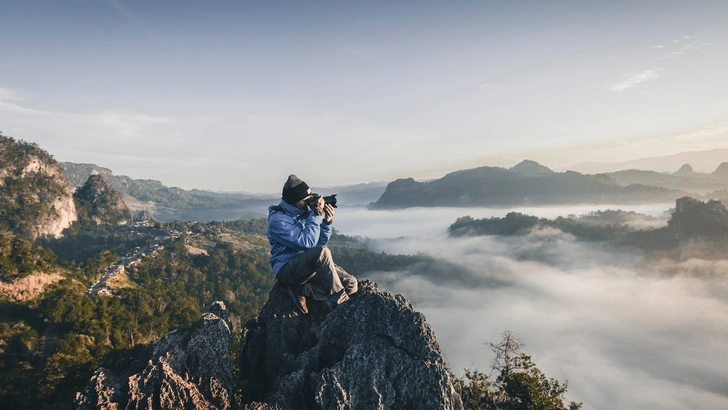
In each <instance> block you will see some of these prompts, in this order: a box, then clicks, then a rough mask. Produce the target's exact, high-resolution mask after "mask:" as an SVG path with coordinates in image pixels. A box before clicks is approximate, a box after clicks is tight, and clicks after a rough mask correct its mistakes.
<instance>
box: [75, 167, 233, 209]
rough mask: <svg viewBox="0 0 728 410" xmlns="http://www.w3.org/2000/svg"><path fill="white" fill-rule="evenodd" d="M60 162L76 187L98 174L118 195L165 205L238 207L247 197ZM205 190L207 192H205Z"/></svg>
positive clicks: (101, 168) (178, 206)
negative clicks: (188, 188)
mask: <svg viewBox="0 0 728 410" xmlns="http://www.w3.org/2000/svg"><path fill="white" fill-rule="evenodd" d="M61 165H62V166H63V167H64V169H65V173H66V175H67V178H68V179H69V181H71V183H72V184H74V185H76V186H81V185H83V184H84V183H85V182H86V181H87V180H88V178H89V177H90V176H91V175H95V174H101V175H104V176H105V177H106V178H107V179H108V180H109V183H110V184H111V186H113V187H114V189H116V190H117V191H119V192H120V193H121V194H122V195H124V196H130V197H132V198H134V199H136V200H138V201H141V202H147V201H151V202H154V203H155V204H157V205H161V206H164V207H169V208H178V209H188V208H192V209H195V208H224V207H230V206H239V205H240V201H241V200H244V199H247V198H245V196H244V195H241V194H235V195H216V194H215V193H213V192H211V191H200V190H196V191H195V192H190V191H186V190H184V189H182V188H177V187H167V186H165V185H164V184H162V182H160V181H156V180H153V179H132V178H130V177H128V176H125V175H114V174H113V172H112V171H111V170H110V169H108V168H103V167H100V166H98V165H95V164H76V163H72V162H63V163H61ZM206 192H209V194H205V193H206Z"/></svg>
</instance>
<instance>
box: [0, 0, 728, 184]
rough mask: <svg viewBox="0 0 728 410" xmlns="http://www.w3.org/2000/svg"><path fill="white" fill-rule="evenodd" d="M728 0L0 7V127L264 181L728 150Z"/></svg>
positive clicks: (123, 171)
mask: <svg viewBox="0 0 728 410" xmlns="http://www.w3.org/2000/svg"><path fill="white" fill-rule="evenodd" d="M726 21H728V2H725V1H722V0H716V1H670V0H666V1H656V0H655V1H620V0H616V1H611V2H600V1H562V0H554V1H519V0H515V1H485V0H484V1H452V2H442V1H426V0H425V1H400V2H391V1H368V2H352V1H309V2H302V1H265V2H264V1H222V0H216V1H211V2H200V1H187V0H178V1H167V0H155V1H124V0H106V1H104V0H68V1H55V0H47V1H42V0H27V1H7V0H6V1H2V2H0V56H2V57H1V58H0V131H2V132H3V134H4V135H8V136H12V137H15V138H18V139H23V140H26V141H30V142H36V143H38V144H39V145H40V146H41V147H42V148H44V149H46V150H47V151H49V152H50V153H51V154H52V155H53V156H54V157H55V158H56V159H57V160H59V161H71V162H78V163H94V164H97V165H100V166H104V167H107V168H111V169H112V170H113V171H114V173H116V174H119V175H129V176H131V177H133V178H151V179H157V180H161V181H162V182H163V183H165V184H166V185H169V186H179V187H182V188H187V189H190V188H202V189H213V190H226V191H248V192H276V191H278V190H279V189H280V187H281V186H282V184H283V183H284V182H285V180H286V177H287V176H288V174H290V173H295V174H297V175H298V176H300V177H301V178H303V179H304V180H306V181H307V182H308V183H309V185H315V186H335V185H345V184H354V183H362V182H372V181H391V180H394V179H396V178H405V177H415V178H418V179H426V178H436V177H440V176H442V175H444V174H445V173H447V172H450V171H454V170H457V169H463V168H472V167H476V166H484V165H490V166H512V165H514V164H516V163H518V162H520V161H521V160H523V159H526V158H528V159H532V160H536V161H539V162H540V163H542V164H544V165H547V166H549V167H552V168H563V167H568V166H570V165H573V164H576V163H580V162H584V161H606V162H610V161H625V160H630V159H635V158H641V157H646V156H658V155H669V154H675V153H678V152H683V151H693V150H708V149H714V148H728V97H726V95H727V94H726V90H728V74H726V73H728V29H726V28H725V22H726Z"/></svg>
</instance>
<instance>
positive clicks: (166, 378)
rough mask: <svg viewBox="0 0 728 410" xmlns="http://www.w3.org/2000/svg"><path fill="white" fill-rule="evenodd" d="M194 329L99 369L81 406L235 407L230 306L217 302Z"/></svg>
mask: <svg viewBox="0 0 728 410" xmlns="http://www.w3.org/2000/svg"><path fill="white" fill-rule="evenodd" d="M211 310H212V313H205V314H203V315H202V318H201V319H200V320H199V321H197V322H196V323H195V324H194V325H192V326H191V327H190V328H187V329H184V330H179V329H177V330H174V331H172V332H171V333H169V334H167V335H165V336H164V337H162V339H160V340H159V341H158V342H156V343H154V344H153V345H151V346H150V347H149V349H148V351H147V353H146V354H145V355H144V358H145V359H146V360H141V361H137V362H135V363H134V364H132V365H131V366H129V367H128V368H123V367H121V368H120V369H116V370H109V369H105V368H100V369H98V370H97V371H96V372H95V373H94V375H93V377H92V378H91V381H90V382H89V383H88V385H87V386H86V388H85V389H84V391H83V392H80V393H77V394H76V401H75V404H76V407H77V408H78V409H79V410H80V409H107V410H115V409H152V408H154V409H170V410H171V409H218V410H224V409H229V408H231V405H232V403H233V402H234V400H233V391H234V388H235V382H234V379H233V368H232V360H231V359H230V347H231V341H232V334H231V327H230V325H229V323H228V322H227V314H226V312H225V305H224V304H222V302H215V303H213V306H212V307H211Z"/></svg>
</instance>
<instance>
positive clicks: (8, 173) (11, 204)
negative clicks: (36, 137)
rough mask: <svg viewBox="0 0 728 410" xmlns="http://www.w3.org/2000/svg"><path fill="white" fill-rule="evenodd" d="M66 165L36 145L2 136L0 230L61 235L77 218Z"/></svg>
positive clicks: (0, 136)
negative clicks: (62, 165)
mask: <svg viewBox="0 0 728 410" xmlns="http://www.w3.org/2000/svg"><path fill="white" fill-rule="evenodd" d="M72 193H73V188H72V187H71V185H70V184H69V182H68V180H66V178H65V176H64V174H63V168H62V167H61V166H60V165H59V164H58V162H56V160H55V159H53V157H52V156H51V155H50V154H48V153H47V152H45V151H44V150H42V149H41V148H40V147H39V146H38V145H36V144H30V143H27V142H23V141H16V140H14V139H13V138H10V137H6V136H3V135H0V229H2V228H4V229H8V230H10V231H12V232H14V233H15V234H19V235H22V236H24V237H26V238H29V239H34V238H36V237H38V236H42V235H50V236H54V237H58V236H60V235H61V232H62V231H63V230H64V229H66V228H68V227H69V226H70V225H71V223H72V222H73V221H75V220H76V219H77V215H76V206H75V204H74V201H73V196H72Z"/></svg>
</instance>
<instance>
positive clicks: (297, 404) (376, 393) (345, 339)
mask: <svg viewBox="0 0 728 410" xmlns="http://www.w3.org/2000/svg"><path fill="white" fill-rule="evenodd" d="M309 311H310V312H309V314H308V315H305V316H300V315H298V314H296V313H294V312H295V311H294V308H293V303H292V301H291V300H290V297H289V296H288V294H287V293H286V292H285V291H283V290H282V289H280V288H278V287H277V286H276V287H274V289H273V290H272V291H271V294H270V297H269V300H268V302H267V303H266V305H265V306H264V307H263V309H262V310H261V312H260V314H259V315H258V317H257V318H255V319H253V320H251V321H249V322H248V323H247V324H246V326H245V329H244V331H243V340H242V343H241V350H240V368H241V378H242V379H243V384H244V385H243V389H242V397H243V401H244V402H245V404H244V407H243V408H244V409H274V408H279V409H290V410H297V409H327V410H328V409H342V410H343V409H460V408H462V404H461V403H460V399H459V397H458V396H457V394H456V393H454V389H453V386H452V384H451V381H450V377H449V375H448V372H447V369H446V367H445V362H444V360H443V357H442V353H441V352H440V347H439V344H438V342H437V339H436V338H435V334H434V332H433V331H432V328H430V326H429V325H428V324H427V322H426V321H425V318H424V316H423V315H422V314H420V313H418V312H415V311H414V310H413V308H412V305H411V304H410V303H409V302H408V301H407V300H406V299H405V298H404V297H403V296H401V295H395V294H392V293H387V292H379V290H378V285H377V284H375V283H372V282H369V281H363V282H362V283H360V286H359V292H358V293H357V294H356V295H354V296H353V297H352V298H351V300H350V301H349V302H347V303H344V304H343V305H341V306H339V307H337V308H336V309H334V310H333V311H332V312H330V313H329V312H328V310H327V309H326V308H325V306H323V305H320V304H319V303H318V302H309Z"/></svg>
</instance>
